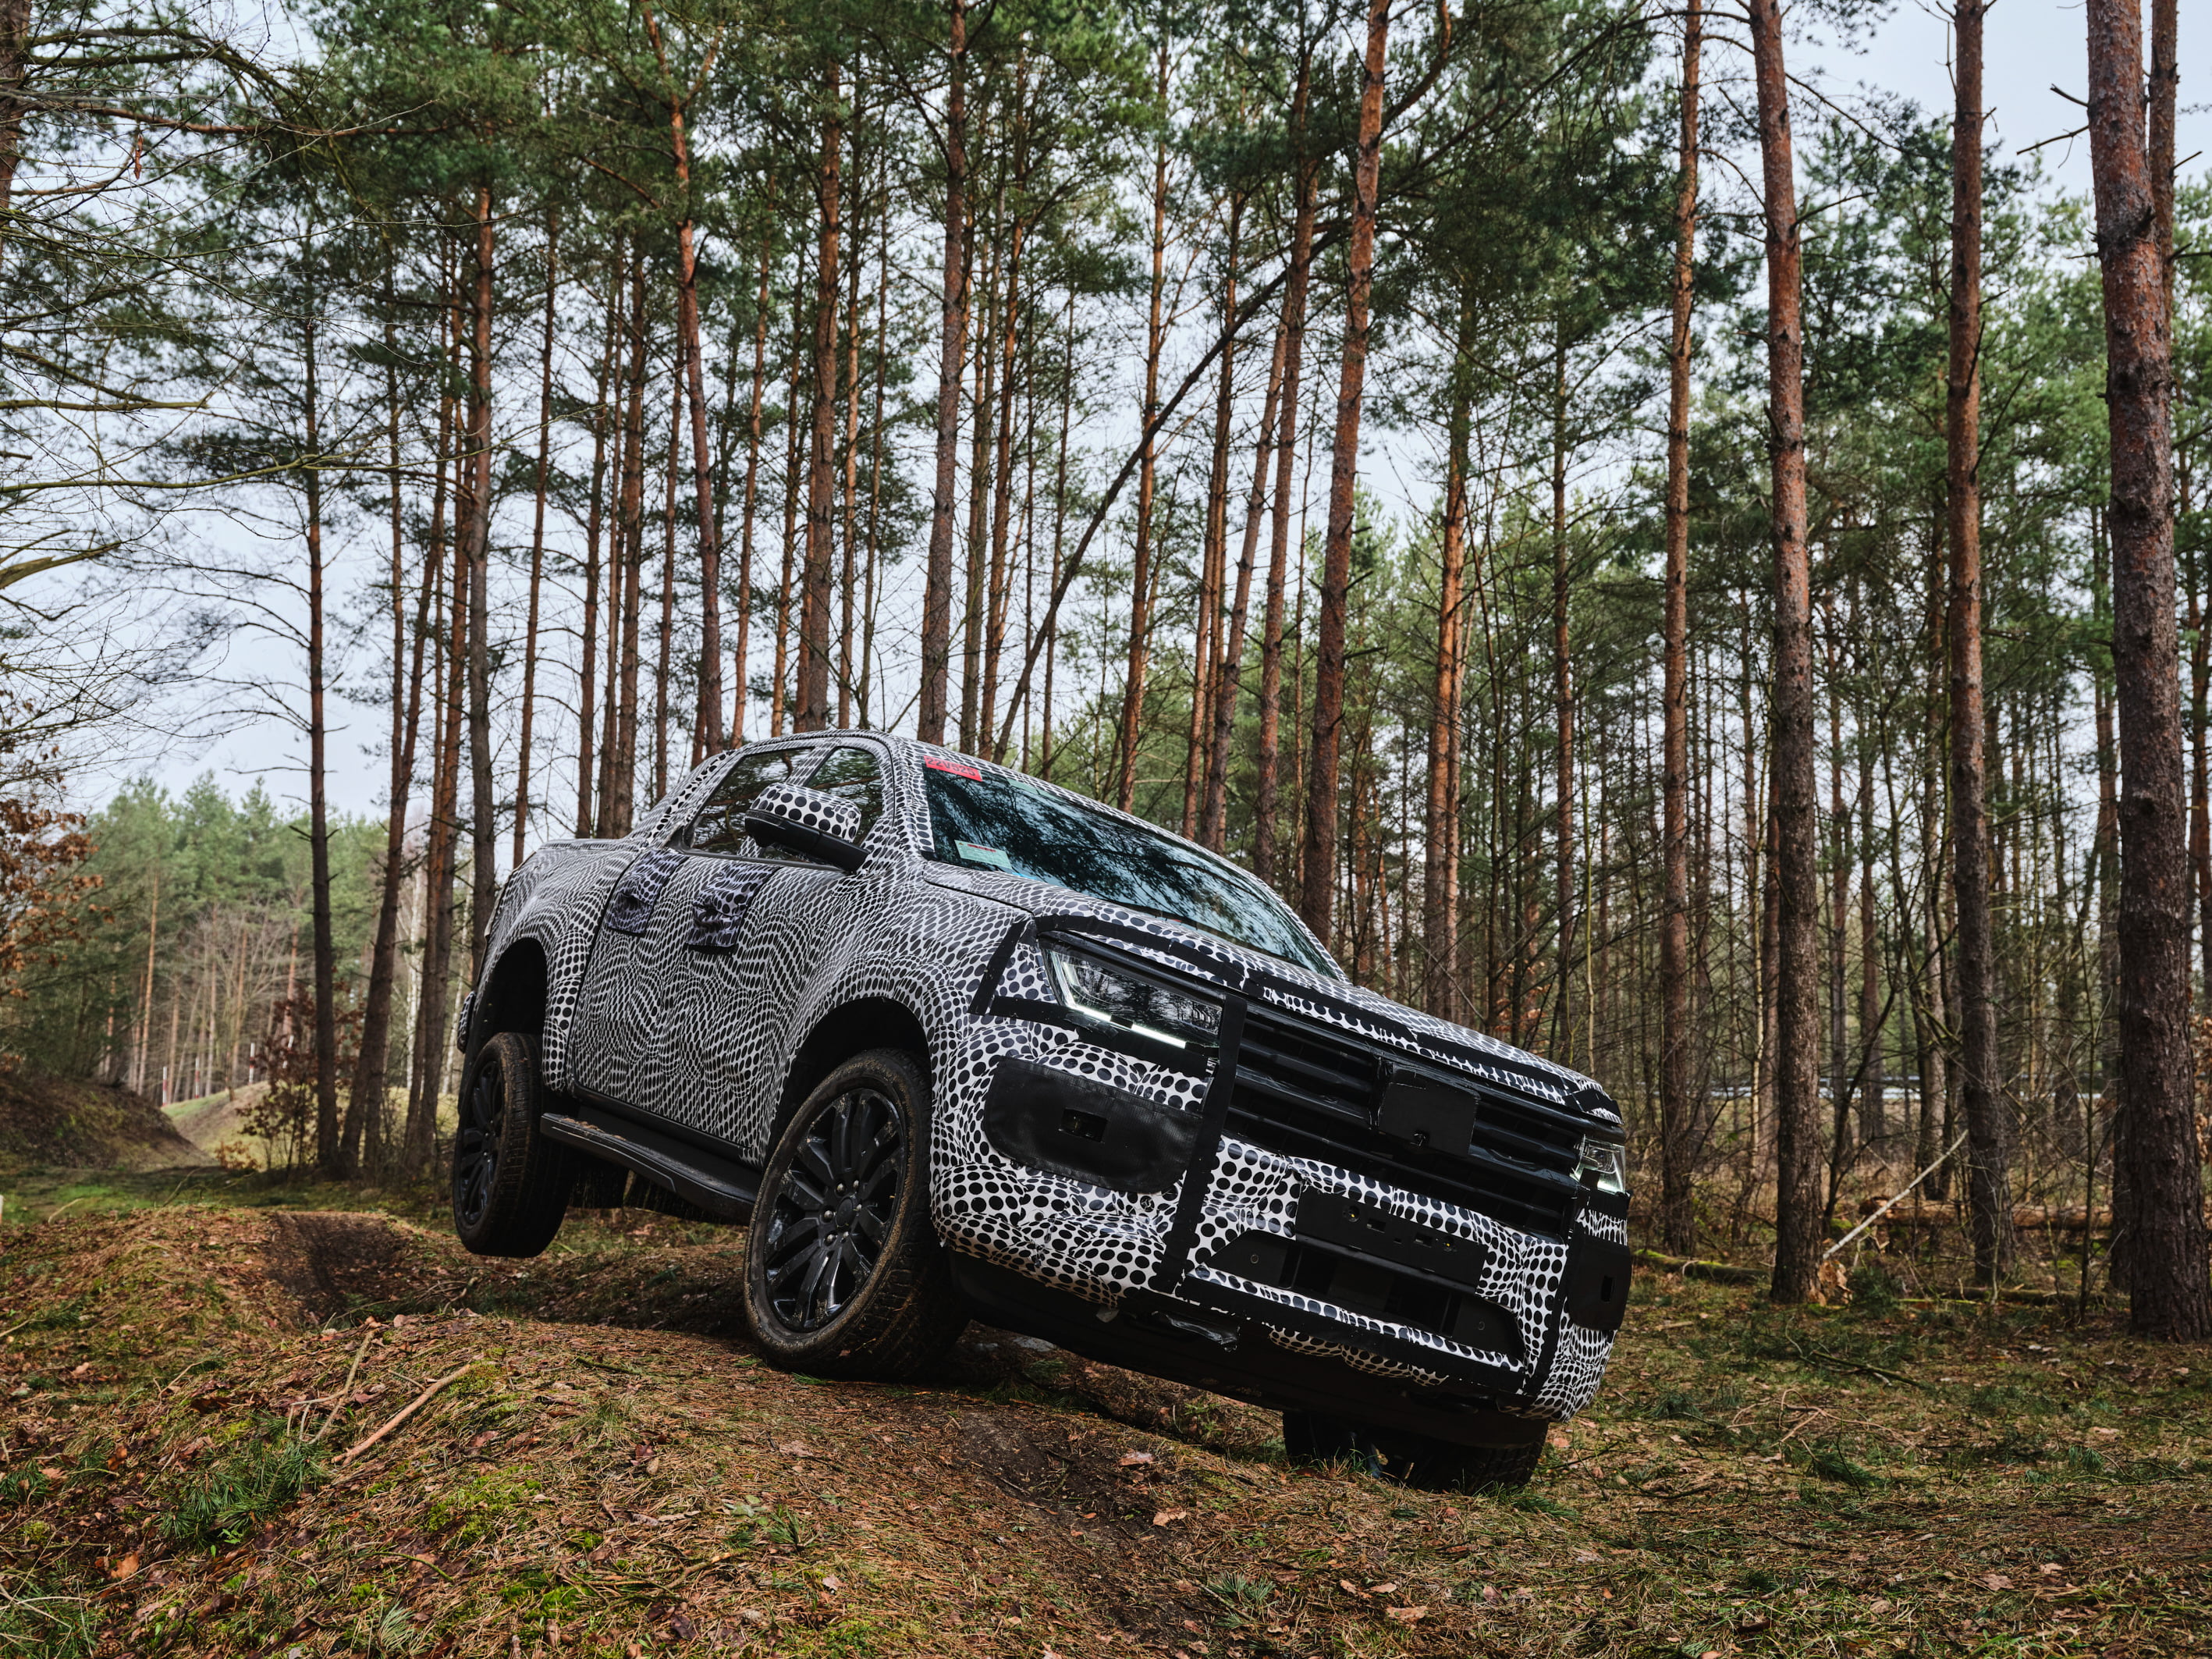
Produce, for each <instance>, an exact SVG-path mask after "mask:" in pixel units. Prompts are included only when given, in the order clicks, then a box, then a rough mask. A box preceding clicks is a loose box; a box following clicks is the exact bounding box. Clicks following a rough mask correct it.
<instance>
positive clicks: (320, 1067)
mask: <svg viewBox="0 0 2212 1659" xmlns="http://www.w3.org/2000/svg"><path fill="white" fill-rule="evenodd" d="M314 257H315V254H314V248H313V234H312V231H311V232H310V236H309V241H308V246H307V258H310V259H312V258H314ZM319 303H320V300H319V295H318V292H317V289H316V286H315V283H314V282H313V279H312V278H311V279H310V280H309V282H308V283H307V295H306V304H305V307H304V314H303V316H302V318H301V344H302V346H303V348H304V349H303V350H302V352H301V360H302V368H303V369H304V371H305V372H304V374H302V376H301V400H302V404H303V406H304V411H305V414H306V417H307V419H306V437H307V465H306V467H305V469H304V471H303V475H302V477H301V483H302V484H303V485H304V486H305V489H306V492H307V853H308V867H309V872H310V873H309V877H308V880H309V883H310V886H311V890H312V893H313V897H312V900H311V903H312V905H313V927H314V953H315V1164H316V1167H317V1168H319V1170H322V1172H323V1173H324V1174H325V1175H329V1176H337V1175H341V1174H343V1172H344V1171H343V1167H342V1165H341V1163H340V1158H339V1138H338V1040H337V994H338V991H337V941H336V939H334V937H333V936H332V933H331V817H330V770H329V754H328V750H329V730H328V727H327V726H326V724H325V712H324V706H323V703H324V690H325V672H324V648H323V647H324V641H323V632H324V629H323V611H324V603H323V601H324V592H323V578H324V570H323V464H322V447H323V434H322V408H321V404H322V388H321V384H320V376H319V373H318V370H319V367H320V365H319V362H318V356H319V347H320V342H319V338H318V335H319V325H320V323H321V315H320V313H319V308H318V307H319Z"/></svg>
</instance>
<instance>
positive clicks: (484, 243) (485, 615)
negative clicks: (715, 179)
mask: <svg viewBox="0 0 2212 1659" xmlns="http://www.w3.org/2000/svg"><path fill="white" fill-rule="evenodd" d="M492 249H493V240H492V212H491V186H490V185H488V184H487V185H478V186H477V236H476V271H475V276H476V280H475V282H474V283H471V285H470V290H469V323H470V333H469V432H468V455H469V470H470V472H471V475H472V477H473V478H474V480H475V482H474V483H473V484H472V485H471V489H470V492H469V517H468V530H467V535H466V538H465V545H466V547H467V550H468V567H469V661H468V676H469V786H470V788H469V807H470V810H469V832H470V833H469V878H470V879H469V980H470V982H471V983H474V982H475V981H476V980H477V977H478V976H479V975H481V974H482V973H483V953H484V946H485V944H486V942H487V940H488V939H489V935H490V932H491V912H492V905H493V903H494V902H495V899H496V898H497V896H498V893H499V840H498V838H499V796H498V793H497V783H496V781H495V777H494V775H493V764H494V762H495V756H494V755H493V754H492V749H491V640H490V634H491V601H490V586H491V489H492V467H491V311H492Z"/></svg>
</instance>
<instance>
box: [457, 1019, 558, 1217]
mask: <svg viewBox="0 0 2212 1659" xmlns="http://www.w3.org/2000/svg"><path fill="white" fill-rule="evenodd" d="M460 1108H461V1121H460V1125H459V1130H458V1131H457V1133H455V1134H454V1136H453V1231H454V1232H455V1233H456V1234H457V1235H458V1236H459V1238H460V1241H461V1243H464V1244H465V1245H466V1246H467V1247H468V1248H469V1249H471V1250H473V1251H474V1252H475V1253H476V1254H477V1255H508V1256H525V1255H538V1253H539V1252H540V1251H541V1250H543V1249H544V1248H545V1247H546V1246H547V1245H548V1244H550V1243H552V1242H553V1236H554V1234H556V1233H557V1232H559V1231H561V1218H562V1216H563V1215H565V1214H566V1213H567V1212H568V1192H569V1188H571V1187H572V1186H574V1183H575V1176H576V1164H577V1159H576V1158H575V1156H574V1154H573V1153H571V1152H569V1151H568V1148H567V1147H565V1146H560V1145H558V1144H556V1143H555V1142H553V1141H550V1140H548V1139H545V1138H544V1136H543V1135H541V1134H539V1133H538V1114H539V1113H540V1112H541V1111H542V1110H544V1087H543V1085H542V1084H541V1082H540V1080H539V1078H538V1044H537V1042H535V1041H534V1040H533V1039H532V1038H530V1037H528V1036H524V1035H522V1034H521V1033H520V1032H516V1031H500V1032H495V1034H494V1035H492V1036H488V1037H486V1038H485V1039H484V1040H483V1044H482V1046H481V1047H479V1048H477V1052H476V1055H475V1057H474V1059H472V1060H471V1062H470V1064H469V1068H468V1071H467V1073H466V1074H465V1076H464V1077H463V1078H462V1079H461V1100H460Z"/></svg>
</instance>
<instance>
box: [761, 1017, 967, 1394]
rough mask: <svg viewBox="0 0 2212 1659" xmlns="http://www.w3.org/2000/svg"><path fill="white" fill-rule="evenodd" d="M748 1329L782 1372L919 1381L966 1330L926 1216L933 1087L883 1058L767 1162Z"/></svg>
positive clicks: (827, 1086) (861, 1059)
mask: <svg viewBox="0 0 2212 1659" xmlns="http://www.w3.org/2000/svg"><path fill="white" fill-rule="evenodd" d="M745 1322H746V1323H747V1325H748V1326H750V1328H751V1330H752V1334H753V1339H754V1340H755V1341H756V1342H757V1343H758V1344H759V1345H760V1347H761V1350H762V1352H763V1353H764V1354H765V1355H766V1356H767V1357H768V1358H769V1359H770V1360H771V1361H773V1362H774V1363H775V1364H778V1365H782V1366H785V1367H787V1368H788V1369H790V1370H801V1371H807V1372H811V1373H812V1374H813V1375H815V1376H852V1377H873V1378H877V1379H879V1380H890V1379H894V1378H897V1377H902V1376H913V1375H915V1373H916V1372H918V1371H921V1370H926V1369H927V1367H928V1366H929V1365H931V1364H934V1363H935V1362H936V1361H937V1360H938V1359H939V1358H941V1357H942V1356H943V1355H944V1353H945V1350H946V1349H947V1348H949V1347H950V1346H951V1345H952V1342H953V1340H955V1339H956V1338H957V1337H958V1335H959V1334H960V1331H961V1328H962V1327H963V1326H964V1325H965V1324H966V1323H967V1322H968V1316H967V1311H966V1310H965V1308H964V1307H963V1305H962V1304H961V1301H960V1297H959V1295H958V1293H957V1291H955V1290H954V1289H953V1286H952V1272H951V1266H950V1264H949V1263H947V1261H945V1247H944V1246H943V1245H942V1244H940V1243H939V1242H938V1237H937V1230H936V1228H935V1227H934V1226H933V1225H932V1224H931V1221H930V1216H929V1079H928V1076H927V1073H926V1072H925V1071H924V1070H923V1068H922V1066H921V1062H920V1061H919V1060H917V1059H916V1058H915V1056H913V1055H910V1054H903V1053H901V1052H900V1051H898V1050H896V1049H891V1048H877V1049H872V1050H871V1051H869V1052H868V1053H866V1054H860V1055H856V1056H855V1057H854V1058H853V1059H851V1060H847V1061H846V1062H845V1063H844V1064H843V1065H842V1066H839V1067H838V1068H837V1069H836V1071H834V1072H832V1073H830V1074H829V1076H828V1077H827V1078H824V1079H823V1080H822V1082H821V1084H820V1085H818V1086H817V1088H816V1089H815V1091H814V1092H813V1093H812V1094H811V1095H809V1096H808V1097H806V1099H805V1102H803V1103H801V1104H800V1106H799V1109H798V1110H797V1111H796V1112H794V1113H793V1115H792V1116H791V1118H790V1120H789V1121H787V1122H786V1123H785V1125H784V1127H783V1129H782V1132H781V1133H780V1134H778V1135H777V1136H776V1139H775V1146H774V1147H773V1148H772V1149H771V1150H770V1151H769V1158H768V1164H767V1167H766V1168H765V1169H763V1170H762V1172H761V1196H760V1200H759V1202H758V1204H757V1206H756V1207H755V1209H754V1211H753V1220H752V1231H751V1233H750V1237H749V1238H748V1241H747V1243H746V1246H745Z"/></svg>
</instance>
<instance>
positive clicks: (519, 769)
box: [509, 207, 561, 865]
mask: <svg viewBox="0 0 2212 1659" xmlns="http://www.w3.org/2000/svg"><path fill="white" fill-rule="evenodd" d="M560 246H561V210H560V209H559V208H558V207H552V208H548V209H547V210H545V346H544V352H543V354H542V355H541V356H540V358H539V362H538V483H537V489H536V491H535V495H536V505H535V506H534V507H533V508H532V516H531V526H530V610H529V616H528V618H527V620H526V622H525V623H523V629H522V731H521V734H520V738H519V739H518V741H517V743H516V746H515V757H514V855H513V859H512V860H509V862H510V865H518V864H520V863H521V862H522V853H523V836H524V834H525V832H526V830H527V829H528V828H529V824H530V735H531V723H532V715H533V714H535V713H536V709H537V696H538V588H539V585H540V583H541V582H542V581H543V580H544V573H545V485H546V478H547V475H548V471H549V468H550V462H551V459H552V448H553V338H554V324H555V316H554V305H555V301H556V300H557V299H558V297H559V295H560V292H561V283H560V275H561V272H560V264H559V258H560Z"/></svg>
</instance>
